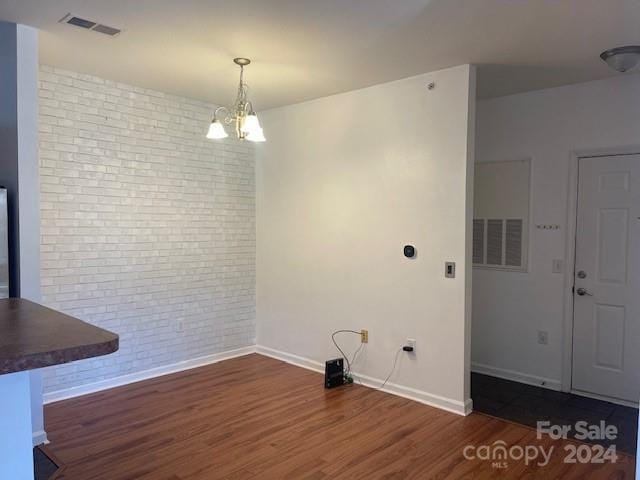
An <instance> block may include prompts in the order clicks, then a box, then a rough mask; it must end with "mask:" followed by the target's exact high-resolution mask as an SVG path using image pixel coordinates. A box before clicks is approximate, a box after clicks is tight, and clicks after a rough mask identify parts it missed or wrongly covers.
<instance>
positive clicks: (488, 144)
mask: <svg viewBox="0 0 640 480" xmlns="http://www.w3.org/2000/svg"><path fill="white" fill-rule="evenodd" d="M477 128H478V130H477V142H476V145H477V149H476V161H478V162H486V161H501V160H518V159H523V158H531V161H532V163H531V167H532V180H531V181H532V195H531V201H532V211H531V214H532V215H531V218H530V229H529V231H530V237H529V238H530V264H529V272H528V273H509V272H503V271H489V270H479V269H476V270H474V274H473V283H474V285H473V328H472V332H473V341H472V362H473V364H474V368H476V369H479V370H481V371H486V372H490V373H498V374H504V375H506V376H511V377H512V378H520V379H521V380H524V381H530V382H534V383H536V382H542V381H546V382H547V385H548V386H550V387H552V388H560V382H561V375H562V353H563V348H562V344H563V323H562V322H563V315H564V306H563V302H564V298H565V292H564V276H563V274H554V273H552V261H553V259H564V260H565V261H566V260H567V259H566V258H565V255H566V253H565V247H566V235H567V215H568V212H567V208H568V207H567V205H568V185H569V183H568V182H569V164H570V157H571V152H572V151H576V150H578V151H581V150H592V149H605V150H606V149H607V148H615V147H623V146H631V145H640V136H639V133H638V132H640V77H639V76H636V75H629V76H620V77H616V78H614V79H609V80H603V81H597V82H590V83H584V84H579V85H572V86H566V87H560V88H554V89H549V90H542V91H537V92H530V93H525V94H519V95H512V96H508V97H502V98H496V99H491V100H485V101H480V102H478V121H477ZM638 150H639V151H640V148H639V149H638ZM536 224H558V225H560V226H561V228H560V229H559V230H538V229H536V228H535V225H536ZM538 330H544V331H548V332H549V345H539V344H538V343H537V331H538Z"/></svg>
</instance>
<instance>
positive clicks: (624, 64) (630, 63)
mask: <svg viewBox="0 0 640 480" xmlns="http://www.w3.org/2000/svg"><path fill="white" fill-rule="evenodd" d="M600 58H601V59H602V60H604V61H605V62H606V63H607V65H609V67H611V68H612V69H613V70H615V71H616V72H621V73H624V72H628V71H629V70H633V69H634V68H636V67H637V66H638V64H640V46H637V45H629V46H627V47H617V48H612V49H611V50H606V51H604V52H602V53H601V54H600Z"/></svg>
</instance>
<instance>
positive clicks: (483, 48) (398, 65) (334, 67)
mask: <svg viewBox="0 0 640 480" xmlns="http://www.w3.org/2000/svg"><path fill="white" fill-rule="evenodd" d="M68 12H71V13H73V14H75V15H78V16H81V17H84V18H87V19H90V20H94V21H97V22H100V23H104V24H107V25H110V26H114V27H118V28H122V29H124V30H125V31H124V33H122V34H121V35H119V36H117V37H114V38H111V37H107V36H105V35H101V34H99V33H95V32H91V31H86V30H83V29H80V28H77V27H73V26H70V25H66V24H60V23H58V20H60V19H61V18H62V17H63V16H64V15H65V14H66V13H68ZM0 19H2V20H7V21H12V22H17V23H23V24H27V25H33V26H35V27H38V28H39V29H41V35H40V51H41V61H42V63H45V64H49V65H55V66H59V67H62V68H67V69H71V70H75V71H79V72H86V73H92V74H95V75H99V76H102V77H105V78H109V79H113V80H118V81H122V82H126V83H129V84H133V85H139V86H144V87H149V88H153V89H157V90H161V91H163V92H168V93H174V94H178V95H184V96H188V97H193V98H198V99H203V100H210V101H213V102H215V103H229V102H230V101H231V100H232V99H233V97H234V95H235V89H236V82H237V73H238V72H237V67H236V66H235V65H234V64H233V63H232V59H233V58H234V57H236V56H247V57H250V58H251V59H253V63H252V65H251V66H250V67H249V68H248V70H247V72H246V80H247V83H248V84H249V85H250V86H251V87H253V88H252V91H251V98H252V99H253V100H254V103H255V106H256V108H257V109H265V108H270V107H274V106H279V105H285V104H290V103H295V102H300V101H303V100H308V99H312V98H317V97H321V96H325V95H329V94H333V93H338V92H343V91H348V90H353V89H356V88H360V87H364V86H368V85H373V84H377V83H382V82H385V81H389V80H395V79H399V78H403V77H407V76H411V75H414V74H419V73H424V72H428V71H433V70H438V69H441V68H446V67H451V66H454V65H459V64H462V63H476V64H479V65H480V66H481V67H480V73H479V84H478V89H479V95H480V96H482V97H490V96H499V95H505V94H510V93H516V92H522V91H528V90H535V89H540V88H546V87H551V86H557V85H563V84H569V83H577V82H582V81H587V80H593V79H599V78H604V77H607V76H610V75H614V72H611V71H609V70H608V69H607V67H606V65H605V64H604V63H603V62H601V60H600V59H599V58H598V55H599V53H600V52H601V51H602V50H605V49H607V48H611V47H615V46H619V45H625V44H640V27H639V26H640V1H638V0H181V1H178V0H56V1H51V0H0Z"/></svg>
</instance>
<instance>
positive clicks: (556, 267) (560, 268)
mask: <svg viewBox="0 0 640 480" xmlns="http://www.w3.org/2000/svg"><path fill="white" fill-rule="evenodd" d="M552 272H553V273H562V272H564V262H563V261H562V260H561V259H555V260H554V261H553V264H552Z"/></svg>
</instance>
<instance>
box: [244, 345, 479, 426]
mask: <svg viewBox="0 0 640 480" xmlns="http://www.w3.org/2000/svg"><path fill="white" fill-rule="evenodd" d="M256 353H259V354H261V355H265V356H267V357H271V358H275V359H277V360H282V361H283V362H287V363H290V364H292V365H295V366H298V367H302V368H306V369H308V370H313V371H314V372H319V373H324V364H323V363H321V362H318V361H316V360H312V359H310V358H305V357H301V356H299V355H294V354H292V353H287V352H282V351H280V350H275V349H273V348H269V347H265V346H262V345H258V346H256ZM353 375H354V376H355V377H357V378H358V379H359V380H360V381H362V384H363V385H364V386H365V387H369V388H377V387H379V386H380V385H381V384H382V383H383V381H384V380H381V379H379V378H374V377H370V376H367V375H360V374H359V373H357V372H353ZM358 383H359V382H358ZM380 391H382V392H386V393H391V394H393V395H397V396H399V397H404V398H408V399H409V400H414V401H416V402H420V403H424V404H425V405H429V406H431V407H436V408H440V409H442V410H446V411H448V412H451V413H455V414H458V415H468V414H470V413H471V411H472V402H471V399H467V400H466V401H465V402H460V401H458V400H453V399H450V398H446V397H441V396H440V395H435V394H432V393H428V392H425V391H422V390H417V389H415V388H411V387H405V386H403V385H398V384H395V383H387V384H386V386H385V387H384V388H383V389H381V390H380Z"/></svg>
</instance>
